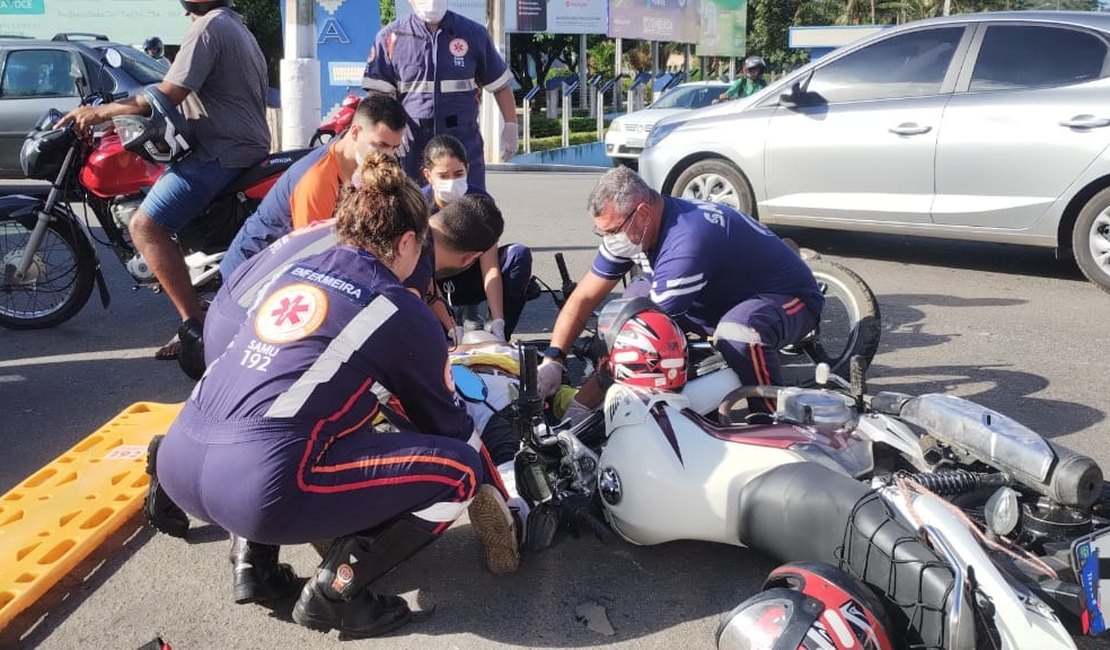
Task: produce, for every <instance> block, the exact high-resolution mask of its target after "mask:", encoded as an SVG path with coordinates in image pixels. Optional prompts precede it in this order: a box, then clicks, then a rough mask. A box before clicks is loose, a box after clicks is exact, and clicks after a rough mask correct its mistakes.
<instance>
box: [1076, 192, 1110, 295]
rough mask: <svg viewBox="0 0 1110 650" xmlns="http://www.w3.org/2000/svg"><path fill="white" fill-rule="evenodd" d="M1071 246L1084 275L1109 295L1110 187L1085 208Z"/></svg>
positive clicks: (1077, 224) (1080, 215)
mask: <svg viewBox="0 0 1110 650" xmlns="http://www.w3.org/2000/svg"><path fill="white" fill-rule="evenodd" d="M1071 247H1072V251H1073V252H1074V254H1075V261H1076V263H1077V264H1079V268H1080V270H1082V271H1083V275H1085V276H1087V279H1088V280H1090V281H1091V282H1094V283H1095V284H1096V285H1098V287H1099V288H1100V289H1102V290H1103V291H1106V292H1110V187H1108V188H1106V189H1104V190H1102V191H1101V192H1099V193H1098V194H1095V195H1094V196H1093V197H1091V200H1089V201H1087V205H1085V206H1083V210H1082V211H1080V213H1079V218H1078V219H1076V220H1075V226H1074V227H1073V228H1072V231H1071Z"/></svg>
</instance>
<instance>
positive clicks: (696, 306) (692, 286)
mask: <svg viewBox="0 0 1110 650" xmlns="http://www.w3.org/2000/svg"><path fill="white" fill-rule="evenodd" d="M589 210H590V214H591V215H592V216H593V220H594V233H595V234H597V235H598V236H599V237H601V238H602V241H601V246H600V247H598V251H597V256H596V257H595V258H594V262H593V266H592V268H591V269H590V270H589V271H588V272H587V273H586V275H584V276H583V277H582V279H581V280H580V281H579V282H578V286H577V288H575V290H574V292H573V293H571V295H570V297H569V298H568V299H567V301H566V304H565V305H564V306H563V309H562V310H561V311H560V312H559V317H558V319H557V320H556V321H555V328H554V331H553V332H552V334H551V347H550V348H548V349H547V350H546V351H545V352H544V356H545V359H544V361H543V363H542V364H540V367H539V383H540V388H541V390H542V391H543V392H544V393H545V394H546V395H550V394H552V393H554V391H555V390H556V389H557V388H558V387H559V384H560V380H561V379H562V375H563V362H564V360H565V358H566V351H567V350H569V349H570V345H571V343H572V342H573V341H574V339H575V338H577V337H578V335H579V334H580V333H581V332H582V328H583V327H584V326H585V324H586V319H587V318H588V317H589V315H590V313H591V312H593V310H594V309H595V308H596V307H597V306H598V305H599V304H601V301H602V300H604V299H605V296H607V295H608V294H609V292H610V291H612V290H613V288H614V287H615V286H616V285H617V282H618V281H619V280H620V279H621V277H623V276H624V274H625V273H627V272H629V271H630V270H631V269H632V267H633V266H634V264H635V262H634V261H633V258H643V257H646V260H647V262H648V263H649V264H650V267H651V270H650V272H649V273H648V275H647V277H646V278H645V280H643V281H637V282H633V284H632V285H631V286H629V287H628V289H627V290H626V291H625V294H624V295H625V296H626V297H631V296H634V295H647V296H649V297H650V298H651V300H652V302H654V303H655V304H656V305H657V306H658V307H659V308H660V309H661V310H662V311H664V312H665V313H666V314H668V315H669V316H670V317H671V318H673V319H675V321H676V322H678V323H679V325H680V326H681V327H682V328H683V329H684V330H686V331H688V332H694V333H697V334H701V335H704V336H715V337H716V339H717V349H718V350H719V351H720V352H721V354H722V355H723V356H724V358H725V361H727V362H728V365H729V367H731V368H732V369H733V371H734V372H736V374H737V376H738V377H739V378H740V381H741V383H743V384H744V385H747V386H754V385H762V384H772V385H773V384H778V383H781V368H780V365H779V358H778V352H777V350H778V349H779V348H780V347H782V346H783V345H787V344H790V343H793V342H796V341H798V340H800V339H801V338H802V337H803V336H805V335H806V334H807V333H808V332H810V331H811V330H812V329H813V328H814V327H815V326H816V324H817V321H818V318H819V317H820V314H821V309H822V307H823V306H824V297H823V296H822V295H821V292H820V290H819V289H818V287H817V282H816V280H814V278H813V273H812V272H811V271H810V270H809V267H807V266H806V265H805V262H803V261H802V259H801V257H799V256H798V254H797V253H795V252H794V251H793V250H792V249H791V248H790V247H789V246H787V245H786V243H784V242H783V241H782V240H781V239H779V238H778V237H777V236H776V235H775V234H774V233H773V232H771V231H770V230H768V229H767V227H766V226H764V225H762V224H760V223H759V222H758V221H756V220H755V219H752V218H751V217H749V216H747V215H745V214H742V213H740V212H737V211H736V210H734V209H732V208H730V207H728V206H724V205H718V204H714V203H705V202H701V201H687V200H684V199H679V198H675V197H671V196H662V195H660V194H659V193H658V192H656V191H655V190H653V189H651V187H649V186H648V185H647V183H645V182H644V181H643V179H641V178H640V177H639V176H638V175H636V172H634V171H632V170H630V169H628V168H627V167H617V168H615V169H611V170H609V171H608V172H606V173H605V175H603V176H602V177H601V180H600V181H599V182H598V184H597V186H596V187H595V188H594V190H593V193H592V194H591V195H590V199H589ZM576 399H578V398H576ZM756 402H758V403H756ZM583 403H584V402H583ZM749 407H750V408H751V409H752V411H764V412H769V411H771V410H773V404H771V403H770V402H769V401H766V400H753V401H751V402H749Z"/></svg>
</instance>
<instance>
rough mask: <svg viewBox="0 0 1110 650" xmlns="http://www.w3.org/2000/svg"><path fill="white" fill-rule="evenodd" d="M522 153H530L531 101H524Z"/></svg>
mask: <svg viewBox="0 0 1110 650" xmlns="http://www.w3.org/2000/svg"><path fill="white" fill-rule="evenodd" d="M524 153H532V101H531V100H529V99H525V100H524Z"/></svg>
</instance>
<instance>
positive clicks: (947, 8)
mask: <svg viewBox="0 0 1110 650" xmlns="http://www.w3.org/2000/svg"><path fill="white" fill-rule="evenodd" d="M950 13H952V0H944V15H945V16H947V15H948V14H950Z"/></svg>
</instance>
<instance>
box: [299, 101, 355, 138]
mask: <svg viewBox="0 0 1110 650" xmlns="http://www.w3.org/2000/svg"><path fill="white" fill-rule="evenodd" d="M361 100H362V97H359V96H358V95H355V94H354V93H351V94H348V95H347V96H346V97H344V98H343V103H342V104H340V105H339V110H338V111H337V112H336V113H335V115H332V116H331V117H328V118H325V119H324V121H323V122H321V123H320V126H319V127H318V128H317V129H316V133H315V134H313V136H312V140H310V141H309V145H311V146H313V147H316V146H319V145H322V144H326V143H328V142H331V140H332V138H334V137H335V136H337V135H339V134H341V133H343V132H344V131H346V130H347V127H348V126H350V125H351V120H352V119H354V117H355V109H356V108H358V103H359V101H361Z"/></svg>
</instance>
